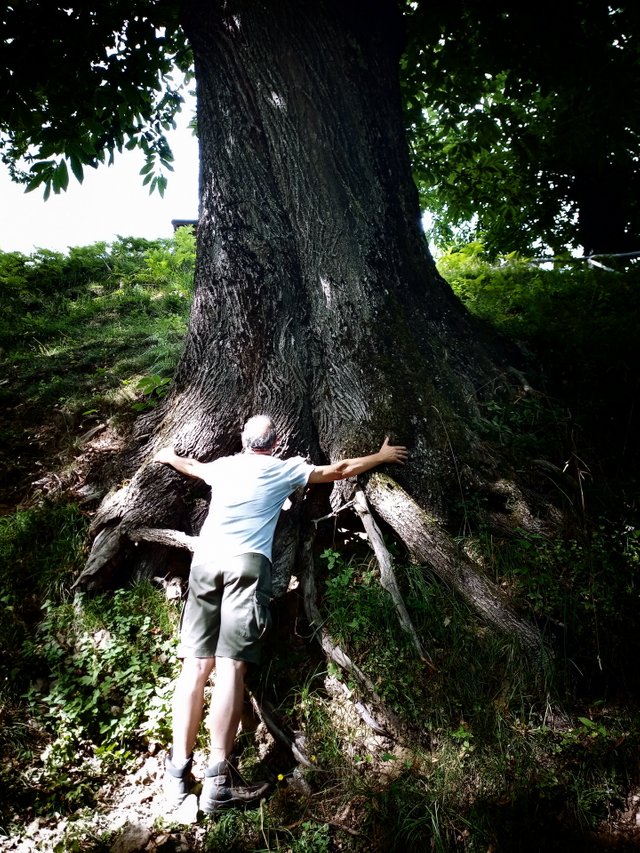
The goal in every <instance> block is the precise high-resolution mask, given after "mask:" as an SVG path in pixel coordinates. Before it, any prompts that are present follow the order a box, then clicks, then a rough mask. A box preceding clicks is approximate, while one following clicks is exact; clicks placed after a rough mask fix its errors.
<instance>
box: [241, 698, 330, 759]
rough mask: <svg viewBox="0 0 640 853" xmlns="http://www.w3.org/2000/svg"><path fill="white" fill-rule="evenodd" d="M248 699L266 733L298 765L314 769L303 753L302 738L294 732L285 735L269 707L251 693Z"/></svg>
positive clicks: (304, 752)
mask: <svg viewBox="0 0 640 853" xmlns="http://www.w3.org/2000/svg"><path fill="white" fill-rule="evenodd" d="M249 697H250V699H251V705H252V706H253V710H254V711H255V712H256V714H257V716H258V719H259V720H260V722H261V723H263V724H264V726H265V728H266V729H267V731H269V732H270V734H271V735H272V736H273V737H274V738H275V740H277V741H279V742H280V743H281V744H283V745H284V746H285V747H286V748H287V749H288V750H289V751H290V752H291V754H292V755H293V757H294V758H295V760H296V761H297V762H298V764H302V765H303V766H304V767H315V764H314V763H313V762H312V761H311V759H310V758H309V757H308V756H307V753H306V751H305V748H304V736H302V735H300V734H299V733H295V732H294V733H293V734H292V735H289V734H287V733H286V732H285V730H284V728H283V727H282V726H281V725H280V724H279V723H278V722H276V715H275V713H274V711H273V708H271V706H270V705H268V704H267V703H266V702H265V703H263V704H260V702H258V700H257V699H256V697H255V696H254V694H253V693H249Z"/></svg>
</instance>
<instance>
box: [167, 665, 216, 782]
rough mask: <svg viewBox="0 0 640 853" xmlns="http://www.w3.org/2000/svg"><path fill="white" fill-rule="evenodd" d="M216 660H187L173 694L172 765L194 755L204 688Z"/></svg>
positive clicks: (178, 763)
mask: <svg viewBox="0 0 640 853" xmlns="http://www.w3.org/2000/svg"><path fill="white" fill-rule="evenodd" d="M214 663H215V658H185V659H184V661H183V662H182V672H181V673H180V675H179V676H178V680H177V681H176V687H175V691H174V694H173V762H174V764H176V765H180V764H182V763H184V762H185V761H186V760H187V758H188V757H189V756H190V755H191V753H192V752H193V747H194V745H195V742H196V737H197V735H198V728H199V727H200V721H201V719H202V705H203V702H204V688H205V685H206V683H207V679H208V678H209V675H210V674H211V670H212V669H213V666H214Z"/></svg>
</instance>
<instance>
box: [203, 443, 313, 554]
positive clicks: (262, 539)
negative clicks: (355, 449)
mask: <svg viewBox="0 0 640 853" xmlns="http://www.w3.org/2000/svg"><path fill="white" fill-rule="evenodd" d="M313 469H314V466H313V465H310V464H309V463H308V462H306V461H305V460H304V459H303V458H302V457H301V456H294V457H293V458H291V459H277V458H275V457H273V456H268V455H264V454H261V453H239V454H237V455H236V456H223V457H221V458H220V459H216V460H215V461H214V462H209V463H208V464H207V466H206V469H205V471H204V474H205V476H204V477H203V480H204V481H205V483H208V485H210V486H211V503H210V505H209V513H208V515H207V517H206V519H205V522H204V524H203V525H202V530H201V531H200V536H199V539H198V544H197V545H196V548H195V552H194V555H193V565H198V564H199V563H205V562H208V561H209V560H212V559H216V558H217V557H220V556H222V557H233V556H236V555H237V554H248V553H253V554H264V556H265V557H267V558H268V559H269V560H270V559H271V549H272V546H273V534H274V532H275V529H276V524H277V521H278V517H279V515H280V510H281V509H282V505H283V503H284V501H285V500H286V498H287V497H288V496H289V495H290V494H291V493H292V492H294V491H295V490H296V489H298V488H300V487H301V486H305V485H306V484H307V481H308V480H309V475H310V474H311V472H312V471H313Z"/></svg>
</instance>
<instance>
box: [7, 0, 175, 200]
mask: <svg viewBox="0 0 640 853" xmlns="http://www.w3.org/2000/svg"><path fill="white" fill-rule="evenodd" d="M178 10H179V4H177V3H175V2H166V0H161V2H151V0H140V2H136V3H135V4H134V5H133V6H132V4H131V3H123V2H119V0H116V2H113V3H108V4H103V5H101V6H100V7H99V8H94V7H91V6H89V5H87V4H85V3H37V2H34V0H16V2H11V3H9V4H8V5H6V6H5V7H4V8H3V10H2V11H1V12H0V32H1V35H2V45H3V49H2V59H0V86H1V87H2V91H3V97H2V102H1V103H0V152H1V157H2V161H3V162H4V163H5V164H6V165H7V166H8V168H9V172H10V174H11V176H12V178H14V179H15V180H17V181H19V182H22V183H26V184H27V188H28V189H35V188H36V187H38V186H41V185H44V187H45V198H46V197H48V196H49V193H50V192H51V191H52V190H53V191H54V192H60V191H61V190H65V189H66V188H67V185H68V182H69V177H70V175H69V172H70V171H71V172H72V173H73V175H75V177H76V178H77V179H78V180H79V181H82V179H83V174H84V168H85V167H86V166H91V167H93V168H95V167H97V166H98V165H99V164H100V163H103V162H105V160H107V161H108V162H111V161H112V160H113V157H114V155H115V153H116V152H119V151H122V149H123V148H127V149H132V148H136V147H137V148H140V149H141V150H142V151H143V152H144V154H145V155H146V159H147V162H146V164H145V166H144V168H143V173H144V182H145V183H148V184H150V185H151V188H152V189H158V190H159V191H160V192H162V191H163V190H164V187H165V185H166V176H165V175H164V172H163V170H165V169H168V170H170V169H171V161H172V154H171V150H170V148H169V146H168V144H167V141H166V138H165V132H166V131H167V130H169V129H170V128H171V127H172V126H173V120H174V116H175V114H176V112H177V111H178V110H179V109H180V106H181V104H182V98H181V96H180V91H179V84H178V82H177V81H176V80H175V79H174V78H175V76H176V74H175V72H176V71H182V72H185V73H187V74H188V72H189V69H190V65H191V61H190V52H189V50H188V48H187V46H186V40H185V38H184V36H183V34H182V31H181V29H180V27H179V24H178V17H177V15H178Z"/></svg>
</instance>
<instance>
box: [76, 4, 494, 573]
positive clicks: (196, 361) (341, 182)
mask: <svg viewBox="0 0 640 853" xmlns="http://www.w3.org/2000/svg"><path fill="white" fill-rule="evenodd" d="M183 25H184V28H185V31H186V33H187V35H188V37H189V39H190V42H191V44H192V47H193V53H194V59H195V72H196V81H197V102H198V114H197V119H198V132H199V141H200V158H201V172H200V195H201V198H200V216H199V226H198V235H197V239H198V242H197V258H198V259H197V268H196V282H195V285H196V288H195V297H194V301H193V308H192V313H191V319H190V325H189V331H188V335H187V338H186V342H185V347H184V352H183V355H182V358H181V361H180V364H179V366H178V369H177V373H176V376H175V382H174V383H173V386H172V392H171V393H170V395H169V396H168V397H167V398H166V400H165V403H164V405H163V406H162V408H161V409H158V410H156V411H155V412H154V413H152V414H150V415H147V416H145V417H144V418H143V419H141V420H140V423H139V429H138V435H137V438H136V441H135V445H134V447H133V448H132V449H131V451H130V453H129V457H128V460H127V464H128V465H129V469H130V479H129V480H128V482H127V484H126V485H125V486H123V487H121V488H119V489H118V490H117V491H115V492H114V493H113V494H112V495H111V496H110V497H109V498H108V499H106V500H105V501H104V502H103V505H102V506H101V507H100V509H99V511H98V513H97V515H96V517H95V520H94V523H93V534H94V536H95V538H94V543H93V549H92V553H91V555H90V558H89V560H88V562H87V565H86V567H85V570H84V572H83V573H82V575H81V577H80V578H79V580H78V583H79V585H81V586H85V587H92V586H98V587H99V586H101V585H104V584H107V583H109V584H112V583H117V582H118V580H119V578H120V577H121V576H122V573H123V572H125V571H126V572H130V571H131V570H132V567H134V566H135V564H136V562H139V560H140V557H139V556H138V555H140V554H142V555H143V560H144V571H146V572H152V573H153V574H157V573H158V572H159V571H161V570H162V566H163V562H166V560H167V559H168V558H169V555H170V554H171V553H172V551H173V549H172V548H171V547H168V546H169V545H171V542H170V541H169V540H167V539H166V538H164V539H163V538H162V537H160V536H159V537H158V541H159V542H161V543H163V544H162V546H161V547H155V546H154V545H153V544H149V540H150V539H153V535H150V534H149V528H151V529H154V528H160V529H165V530H166V529H177V530H181V531H183V532H185V533H186V534H190V535H192V534H194V533H197V529H198V524H199V521H200V520H201V508H200V504H199V503H197V502H196V503H194V502H193V501H192V500H191V497H190V495H191V493H190V492H189V489H188V484H187V483H186V482H185V480H184V478H181V477H180V476H179V475H177V474H176V473H175V472H173V471H170V470H169V469H167V468H165V467H164V466H158V465H154V464H151V463H150V462H149V460H150V459H151V456H152V454H153V452H154V451H155V449H156V448H157V447H158V446H160V445H162V444H167V443H172V444H173V445H174V446H175V447H176V449H177V450H178V452H181V453H185V454H192V455H195V456H197V457H198V458H200V459H203V460H207V459H212V458H215V457H217V456H220V455H223V454H226V453H229V452H233V451H236V450H237V449H238V433H239V429H240V426H241V424H242V422H243V420H244V419H245V418H246V417H247V416H248V415H250V414H252V413H256V412H260V411H266V412H269V413H270V414H271V415H272V416H273V417H274V419H275V420H276V422H277V424H278V427H279V429H280V434H281V439H282V445H281V452H282V453H283V454H289V453H294V452H295V453H302V454H303V455H308V456H309V457H310V458H311V459H312V460H313V461H316V462H322V461H326V460H335V459H337V458H340V457H343V456H348V455H354V454H357V455H360V454H362V453H364V452H370V451H371V450H373V449H376V448H377V447H378V446H379V444H380V442H381V441H382V439H383V438H384V436H385V434H389V435H390V436H391V437H392V439H393V440H394V441H396V442H402V443H404V444H406V445H408V447H409V448H410V451H411V459H410V462H409V464H408V465H407V466H406V467H405V468H404V469H403V470H402V471H400V472H394V476H397V479H398V483H399V484H400V485H401V486H402V489H403V490H404V491H405V492H406V493H407V494H408V495H410V496H411V498H412V501H414V502H415V504H416V505H417V506H427V507H428V508H429V513H430V516H431V517H433V518H435V519H436V520H437V521H438V522H439V523H443V524H444V523H446V520H447V510H446V508H447V505H448V502H449V500H450V498H451V496H452V495H455V494H458V490H459V488H460V485H461V481H462V480H463V479H466V480H467V481H468V482H476V483H478V484H482V485H483V487H486V488H491V483H492V482H494V481H495V480H497V478H498V475H499V474H500V475H501V476H502V475H503V474H504V471H501V470H500V466H499V463H498V461H497V460H495V459H493V458H491V457H490V456H488V455H487V454H482V453H481V452H480V443H479V442H477V441H476V440H475V438H474V435H473V432H472V430H471V428H470V426H469V425H470V423H471V421H472V418H473V416H474V415H475V414H477V406H478V402H479V400H481V399H482V397H483V396H484V397H486V396H489V395H490V394H491V393H492V392H493V391H494V390H495V389H496V387H497V386H498V385H502V384H504V383H505V375H506V371H507V368H506V366H505V365H504V364H502V363H501V361H500V357H499V355H498V353H497V350H496V349H495V348H494V345H493V344H492V343H490V342H489V341H488V340H487V339H486V337H483V335H481V334H480V332H479V331H478V329H477V328H476V327H475V325H474V323H473V321H472V320H471V318H470V317H469V316H468V315H467V313H466V312H465V310H464V309H463V308H462V306H461V304H460V303H459V302H458V301H457V299H456V298H455V297H454V295H453V293H452V291H451V290H450V288H449V286H448V285H447V284H446V283H445V282H444V281H443V280H442V278H441V277H440V276H439V275H438V273H437V272H436V269H435V265H434V262H433V260H432V258H431V256H430V254H429V251H428V247H427V244H426V241H425V237H424V234H423V231H422V228H421V223H420V211H419V205H418V197H417V192H416V189H415V186H414V184H413V180H412V177H411V171H410V164H409V158H408V149H407V145H406V141H405V134H404V128H403V119H402V113H401V97H400V87H399V80H398V61H399V57H400V53H401V49H402V26H401V16H400V14H399V12H398V9H397V8H396V5H395V3H394V2H392V0H353V2H349V3H344V2H342V0H277V2H276V1H275V0H264V2H258V3H256V2H254V0H233V1H232V2H216V3H211V2H210V0H190V2H185V3H184V9H183ZM354 485H355V484H354V483H351V482H345V483H342V484H340V485H339V486H337V487H336V488H334V490H333V491H332V493H331V496H330V499H331V501H332V502H333V505H334V506H335V505H337V504H339V503H340V502H343V501H344V500H346V499H348V497H349V495H350V490H352V489H353V488H354ZM373 505H374V507H375V502H374V503H373ZM304 511H305V507H304V505H303V506H302V507H298V509H297V513H296V512H294V513H293V514H290V515H289V517H290V522H289V526H288V533H287V535H286V536H285V537H284V538H283V539H281V540H280V541H286V542H287V547H286V548H283V549H280V550H279V552H278V553H279V559H280V563H281V564H282V565H283V566H284V568H283V571H284V574H285V576H286V572H287V570H290V567H291V566H292V565H293V563H294V561H295V559H296V548H297V539H296V530H297V527H298V521H299V519H300V513H301V512H302V513H304ZM398 511H399V512H402V511H403V510H402V508H401V507H399V508H398ZM316 512H317V507H316ZM140 528H145V529H146V533H145V535H144V536H142V537H141V536H138V540H144V542H145V543H146V544H143V545H141V546H139V547H138V548H134V547H133V546H132V544H131V540H132V538H133V539H135V538H136V534H135V531H139V529H140ZM397 529H399V530H401V529H402V525H401V524H399V525H397ZM165 536H166V535H165ZM169 539H170V537H169ZM178 544H180V543H178ZM182 544H184V542H183V543H182ZM425 547H427V546H425ZM427 552H428V547H427ZM427 558H428V553H427ZM123 567H124V568H123ZM283 585H284V586H285V588H286V583H285V584H283Z"/></svg>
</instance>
